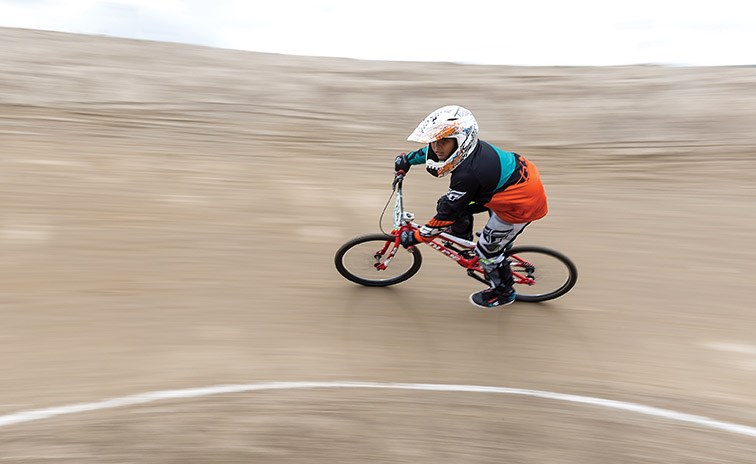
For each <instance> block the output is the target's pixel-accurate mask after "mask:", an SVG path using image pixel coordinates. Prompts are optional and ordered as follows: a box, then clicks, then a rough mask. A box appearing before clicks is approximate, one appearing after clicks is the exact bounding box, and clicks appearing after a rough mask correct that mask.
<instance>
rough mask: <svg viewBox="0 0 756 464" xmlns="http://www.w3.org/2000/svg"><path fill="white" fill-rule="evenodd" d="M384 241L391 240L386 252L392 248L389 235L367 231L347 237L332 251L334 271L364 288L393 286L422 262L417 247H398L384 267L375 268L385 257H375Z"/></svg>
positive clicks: (392, 238)
mask: <svg viewBox="0 0 756 464" xmlns="http://www.w3.org/2000/svg"><path fill="white" fill-rule="evenodd" d="M386 242H391V245H389V248H388V250H386V251H387V253H386V254H388V252H389V251H390V250H391V247H393V242H394V236H393V235H386V234H370V235H363V236H361V237H357V238H353V239H352V240H349V241H348V242H346V243H345V244H343V245H342V246H341V248H339V249H338V251H336V257H335V258H334V263H335V264H336V270H337V271H339V274H341V275H342V276H344V278H345V279H347V280H350V281H352V282H355V283H358V284H360V285H366V286H368V287H387V286H389V285H395V284H398V283H400V282H404V281H405V280H407V279H409V278H410V277H412V276H413V275H415V274H417V271H419V270H420V266H421V265H422V264H423V256H422V255H421V254H420V250H418V249H417V247H412V248H411V249H409V250H408V249H405V248H404V247H401V246H400V247H399V249H398V250H397V251H396V255H394V257H393V258H392V260H391V262H390V263H389V266H388V268H387V269H385V270H378V269H376V268H375V264H376V263H379V262H380V263H383V262H384V258H385V256H384V257H380V258H376V252H378V251H380V250H382V249H383V247H384V246H385V244H386Z"/></svg>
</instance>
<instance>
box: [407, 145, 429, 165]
mask: <svg viewBox="0 0 756 464" xmlns="http://www.w3.org/2000/svg"><path fill="white" fill-rule="evenodd" d="M427 155H428V146H427V145H426V146H424V147H423V148H421V149H419V150H415V151H411V152H409V153H407V161H409V163H410V164H412V165H415V164H424V163H425V159H426V156H427Z"/></svg>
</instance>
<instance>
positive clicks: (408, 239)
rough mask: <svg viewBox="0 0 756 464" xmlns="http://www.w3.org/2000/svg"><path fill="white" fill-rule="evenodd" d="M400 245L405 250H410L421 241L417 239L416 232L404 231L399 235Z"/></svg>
mask: <svg viewBox="0 0 756 464" xmlns="http://www.w3.org/2000/svg"><path fill="white" fill-rule="evenodd" d="M399 243H401V244H402V246H403V247H404V248H409V247H411V246H415V245H417V244H418V243H420V240H418V239H417V237H415V231H414V230H404V231H402V233H401V234H399Z"/></svg>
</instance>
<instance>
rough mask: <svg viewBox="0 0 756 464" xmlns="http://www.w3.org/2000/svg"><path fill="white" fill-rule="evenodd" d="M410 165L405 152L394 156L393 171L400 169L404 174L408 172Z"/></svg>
mask: <svg viewBox="0 0 756 464" xmlns="http://www.w3.org/2000/svg"><path fill="white" fill-rule="evenodd" d="M411 166H412V165H411V164H410V162H409V158H407V154H406V153H402V154H400V155H398V156H397V157H396V158H394V171H402V172H404V173H405V174H406V173H408V172H409V170H410V167H411Z"/></svg>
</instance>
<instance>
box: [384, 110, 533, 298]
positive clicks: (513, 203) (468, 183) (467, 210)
mask: <svg viewBox="0 0 756 464" xmlns="http://www.w3.org/2000/svg"><path fill="white" fill-rule="evenodd" d="M407 140H409V141H413V142H420V143H424V144H427V145H426V146H424V147H423V148H421V149H419V150H415V151H413V152H410V153H408V154H407V153H402V154H400V155H399V156H397V157H396V158H395V160H394V169H395V170H396V171H397V172H404V173H406V172H408V171H409V169H410V167H411V166H412V165H417V164H425V168H426V170H427V171H428V172H429V173H430V174H432V175H433V176H436V177H443V176H446V175H447V174H449V173H451V181H450V185H449V191H448V192H447V193H446V194H445V195H443V196H442V197H441V198H439V199H438V203H437V205H436V215H435V216H434V217H433V218H431V219H430V220H429V221H428V222H427V223H426V224H425V225H423V226H422V227H421V228H420V229H418V230H416V231H414V233H413V232H412V231H405V232H403V233H402V235H401V243H402V245H403V246H404V247H411V246H414V245H416V244H418V243H423V242H429V241H431V240H433V238H434V237H436V236H437V235H438V234H440V233H441V232H445V231H448V232H449V233H451V234H454V235H456V236H460V237H462V238H464V239H466V240H472V231H473V221H472V215H473V214H474V213H478V212H483V211H486V210H488V211H489V214H490V217H489V220H488V223H486V225H485V227H484V228H483V231H482V232H481V234H480V238H479V240H478V243H477V245H476V247H475V252H476V253H477V255H478V256H479V257H480V263H481V265H482V266H483V270H484V271H485V273H486V277H487V278H488V280H489V281H490V282H491V287H490V288H488V289H485V290H481V291H479V292H476V293H473V294H472V295H470V301H471V302H472V303H473V304H474V305H476V306H481V307H484V308H492V307H495V306H502V305H508V304H510V303H512V302H514V300H515V291H514V289H513V288H512V286H513V285H514V279H513V277H512V270H511V269H510V267H509V262H508V261H507V260H506V259H505V256H504V252H505V251H506V249H507V248H508V247H510V246H511V244H512V243H513V241H514V239H515V238H516V237H517V236H518V235H519V234H520V233H521V232H522V231H523V229H524V228H525V227H526V226H527V225H528V224H530V223H531V222H532V221H535V220H538V219H541V218H542V217H544V216H545V215H546V213H547V212H548V205H547V200H546V193H545V192H544V189H543V184H542V183H541V179H540V175H539V173H538V169H537V168H536V167H535V165H534V164H533V163H531V162H530V161H528V160H527V159H525V157H523V156H522V155H518V154H517V153H513V152H509V151H504V150H502V149H500V148H497V147H495V146H493V145H491V144H489V143H486V142H484V141H483V140H479V139H478V123H477V122H476V120H475V117H474V116H473V114H472V113H471V112H470V111H469V110H467V109H465V108H463V107H461V106H456V105H450V106H444V107H442V108H439V109H437V110H436V111H434V112H432V113H431V114H429V115H428V117H426V118H425V119H424V120H423V121H422V122H421V123H420V125H418V126H417V128H416V129H415V130H414V132H412V134H411V135H410V136H409V137H408V138H407Z"/></svg>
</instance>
